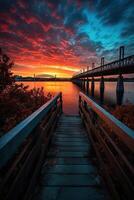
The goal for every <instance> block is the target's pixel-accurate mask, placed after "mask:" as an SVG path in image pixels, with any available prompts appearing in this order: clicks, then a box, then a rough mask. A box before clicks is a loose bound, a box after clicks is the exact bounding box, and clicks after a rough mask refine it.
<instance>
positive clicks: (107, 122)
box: [79, 93, 134, 200]
mask: <svg viewBox="0 0 134 200" xmlns="http://www.w3.org/2000/svg"><path fill="white" fill-rule="evenodd" d="M79 111H80V115H81V117H82V119H83V121H84V124H85V126H86V129H87V132H88V136H89V138H90V141H91V143H92V145H93V147H94V150H95V152H96V155H97V158H98V161H99V162H98V163H99V165H100V169H101V172H102V174H103V175H104V178H105V179H106V183H107V185H108V187H109V189H110V191H111V194H112V196H113V199H114V200H119V199H124V200H128V199H131V198H132V196H133V194H134V131H133V130H131V129H129V128H128V127H127V126H125V125H124V124H123V123H122V122H120V121H119V120H118V119H116V118H115V117H114V116H113V115H111V114H110V113H109V112H107V111H106V110H104V109H103V108H102V107H100V106H99V105H98V104H96V103H95V102H94V101H93V100H91V99H90V98H89V97H87V96H86V95H84V94H83V93H80V94H79Z"/></svg>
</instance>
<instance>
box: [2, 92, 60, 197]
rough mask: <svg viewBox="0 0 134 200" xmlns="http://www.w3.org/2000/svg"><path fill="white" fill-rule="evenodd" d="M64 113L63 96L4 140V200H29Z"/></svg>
mask: <svg viewBox="0 0 134 200" xmlns="http://www.w3.org/2000/svg"><path fill="white" fill-rule="evenodd" d="M61 112H62V94H61V93H59V94H57V95H56V96H55V97H53V98H52V99H51V100H50V101H48V102H47V103H46V104H44V105H43V106H42V107H40V108H39V109H38V110H37V111H35V112H34V113H33V114H31V115H30V116H29V117H27V118H26V119H25V120H23V121H22V122H21V123H20V124H18V125H17V126H16V127H15V128H13V129H12V130H11V131H9V132H8V133H6V134H5V135H4V136H2V137H1V138H0V199H1V200H3V199H4V200H10V199H14V200H18V199H20V200H21V199H23V200H26V199H28V198H29V196H30V195H31V194H32V190H33V187H34V184H35V182H36V178H37V175H38V172H39V169H40V167H41V164H42V160H43V158H44V155H45V151H46V149H47V146H48V144H49V141H50V138H51V133H52V132H53V129H54V127H55V125H56V122H57V119H58V117H59V115H60V114H61Z"/></svg>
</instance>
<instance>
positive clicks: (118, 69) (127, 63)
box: [72, 46, 134, 105]
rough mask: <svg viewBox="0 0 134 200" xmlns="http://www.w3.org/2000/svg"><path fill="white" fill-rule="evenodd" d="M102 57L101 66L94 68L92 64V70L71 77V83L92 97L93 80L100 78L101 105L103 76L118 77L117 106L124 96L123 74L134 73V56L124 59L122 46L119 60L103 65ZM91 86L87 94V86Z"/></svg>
mask: <svg viewBox="0 0 134 200" xmlns="http://www.w3.org/2000/svg"><path fill="white" fill-rule="evenodd" d="M104 61H105V60H104V57H102V58H101V65H100V66H99V67H95V63H92V69H91V70H88V68H87V71H84V70H83V72H82V73H78V74H76V75H74V76H73V77H72V81H73V83H75V84H76V85H78V86H79V87H80V88H81V90H82V91H84V92H86V94H87V95H90V96H92V97H94V88H95V78H98V77H100V103H101V104H103V101H104V92H105V78H104V76H105V77H106V76H113V75H118V79H117V86H116V97H117V105H121V104H122V100H123V94H124V80H123V74H133V73H134V55H131V56H128V57H124V46H121V47H120V48H119V59H118V60H115V61H113V62H110V63H107V64H105V62H104ZM90 84H91V92H90V94H89V85H90Z"/></svg>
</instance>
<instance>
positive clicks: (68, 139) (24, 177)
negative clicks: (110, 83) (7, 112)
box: [0, 92, 134, 200]
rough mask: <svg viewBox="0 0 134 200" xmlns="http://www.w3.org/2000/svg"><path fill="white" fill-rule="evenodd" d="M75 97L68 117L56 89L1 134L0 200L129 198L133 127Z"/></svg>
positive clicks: (133, 180)
mask: <svg viewBox="0 0 134 200" xmlns="http://www.w3.org/2000/svg"><path fill="white" fill-rule="evenodd" d="M78 101H79V115H78V116H66V115H64V113H63V110H62V93H59V94H57V95H56V96H55V97H53V98H52V99H51V100H50V101H49V102H47V103H46V104H45V105H43V106H42V107H40V108H39V109H38V110H37V111H35V112H34V113H32V114H31V115H30V116H29V117H27V118H26V119H24V120H23V121H22V122H20V123H19V124H18V125H17V126H16V127H14V128H13V129H12V130H10V131H9V132H8V133H6V134H5V135H3V136H2V137H1V138H0V200H12V199H13V200H73V199H74V198H75V199H78V200H89V199H91V200H92V199H93V200H104V199H105V200H107V199H109V196H110V198H111V199H113V200H130V199H132V196H133V194H134V167H133V166H134V159H133V158H134V157H133V155H134V131H133V130H132V129H130V128H128V127H127V126H125V124H123V123H122V122H120V121H119V120H118V119H116V118H115V117H114V116H113V115H111V114H110V113H109V112H107V111H106V110H104V109H103V108H102V107H101V106H99V105H98V104H97V103H95V102H94V101H93V100H92V99H91V98H89V97H88V96H86V95H85V94H83V93H81V92H80V93H79V100H78ZM103 181H104V182H103Z"/></svg>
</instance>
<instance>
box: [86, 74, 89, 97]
mask: <svg viewBox="0 0 134 200" xmlns="http://www.w3.org/2000/svg"><path fill="white" fill-rule="evenodd" d="M86 94H87V95H89V79H88V77H87V89H86Z"/></svg>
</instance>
